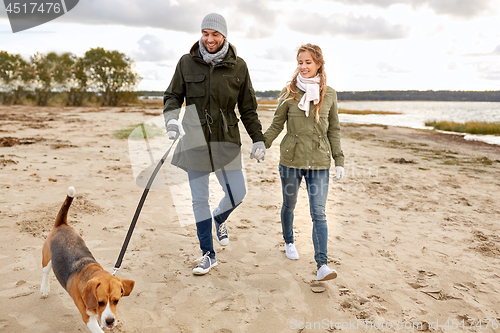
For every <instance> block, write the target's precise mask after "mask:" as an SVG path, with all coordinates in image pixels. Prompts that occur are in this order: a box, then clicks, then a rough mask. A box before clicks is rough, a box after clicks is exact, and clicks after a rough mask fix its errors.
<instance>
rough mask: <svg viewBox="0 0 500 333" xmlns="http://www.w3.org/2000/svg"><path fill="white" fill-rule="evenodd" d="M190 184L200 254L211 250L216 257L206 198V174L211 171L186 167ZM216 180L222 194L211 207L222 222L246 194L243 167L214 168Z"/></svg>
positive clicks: (208, 174)
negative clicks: (213, 206) (215, 204)
mask: <svg viewBox="0 0 500 333" xmlns="http://www.w3.org/2000/svg"><path fill="white" fill-rule="evenodd" d="M187 172H188V177H189V187H190V188H191V197H192V202H193V212H194V217H195V219H196V230H197V233H198V239H199V240H200V248H201V251H202V252H203V255H204V254H206V253H207V252H208V251H210V257H212V258H215V251H214V246H213V240H212V215H211V212H210V205H209V203H208V200H209V195H210V192H209V177H210V173H211V172H207V171H196V170H191V169H188V171H187ZM215 175H216V176H217V180H218V181H219V184H220V185H221V187H222V190H223V191H224V197H223V198H222V199H221V200H220V202H219V205H218V206H217V208H215V210H214V218H215V219H216V220H217V222H218V223H222V222H225V221H226V220H227V218H228V217H229V214H231V212H232V211H233V210H234V209H235V208H236V207H237V206H238V205H239V204H240V203H241V202H242V201H243V198H244V197H245V195H246V187H245V179H244V178H243V172H242V170H241V169H240V170H229V171H221V170H217V171H215Z"/></svg>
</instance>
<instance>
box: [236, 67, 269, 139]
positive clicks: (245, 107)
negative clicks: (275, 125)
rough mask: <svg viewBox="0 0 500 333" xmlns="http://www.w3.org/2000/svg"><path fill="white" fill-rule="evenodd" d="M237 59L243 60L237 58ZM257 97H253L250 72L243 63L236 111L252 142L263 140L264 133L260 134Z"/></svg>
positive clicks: (260, 126)
mask: <svg viewBox="0 0 500 333" xmlns="http://www.w3.org/2000/svg"><path fill="white" fill-rule="evenodd" d="M238 61H243V60H242V59H240V58H238ZM257 106H258V104H257V99H256V98H255V91H254V90H253V87H252V81H251V80H250V74H249V73H248V68H247V67H246V65H245V81H244V83H243V84H242V85H241V86H240V92H239V95H238V111H239V113H240V117H241V121H242V122H243V125H244V126H245V129H246V130H247V133H248V135H250V138H251V139H252V142H254V143H255V142H258V141H264V134H262V125H261V123H260V120H259V117H258V114H257Z"/></svg>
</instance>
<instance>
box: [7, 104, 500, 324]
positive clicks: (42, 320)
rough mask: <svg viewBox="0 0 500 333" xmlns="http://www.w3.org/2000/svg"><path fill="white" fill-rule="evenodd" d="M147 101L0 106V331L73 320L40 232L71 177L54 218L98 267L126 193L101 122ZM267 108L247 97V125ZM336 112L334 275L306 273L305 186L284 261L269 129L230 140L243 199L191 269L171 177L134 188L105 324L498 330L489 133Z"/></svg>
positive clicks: (111, 249)
mask: <svg viewBox="0 0 500 333" xmlns="http://www.w3.org/2000/svg"><path fill="white" fill-rule="evenodd" d="M158 116H161V108H160V107H158V106H155V105H144V106H137V107H116V108H101V107H78V108H72V107H64V108H63V107H34V106H0V188H1V191H0V221H1V222H0V308H1V311H0V331H1V332H5V333H10V332H12V333H18V332H26V333H31V332H33V333H35V332H36V333H41V332H58V333H61V332H68V333H69V332H88V329H87V327H86V326H85V324H84V323H83V321H82V320H81V317H80V314H79V312H78V310H77V308H76V307H75V305H74V304H73V301H72V299H71V298H70V296H69V295H68V294H67V293H66V291H65V290H64V289H63V288H62V287H61V286H60V285H59V283H58V282H57V280H56V278H55V276H54V275H53V274H52V275H51V294H50V295H49V297H48V298H46V299H43V298H42V297H41V294H40V291H39V287H40V282H41V278H42V269H41V249H42V244H43V242H44V238H45V237H46V236H47V234H48V232H49V231H50V230H51V228H52V225H53V223H54V219H55V217H56V215H57V212H58V210H59V208H60V206H61V204H62V202H63V200H64V198H65V196H66V191H67V188H68V187H69V186H74V187H75V188H76V199H75V200H74V202H73V205H72V207H71V209H70V214H69V218H68V220H69V224H70V225H72V226H73V227H74V228H76V229H77V230H78V231H79V232H80V233H81V234H82V236H83V238H84V240H85V241H86V243H87V245H88V247H89V248H90V250H91V251H92V253H93V255H94V256H95V258H96V259H97V261H98V262H99V263H100V264H101V265H103V266H104V268H105V269H107V270H109V271H112V268H113V266H114V264H115V262H116V259H117V257H118V254H119V252H120V249H121V246H122V242H123V240H124V238H125V235H126V233H127V230H128V227H129V225H130V222H131V220H132V217H133V215H134V212H135V209H136V207H137V204H138V202H139V199H140V197H141V195H142V192H143V189H142V188H141V187H139V186H137V185H136V182H135V179H134V170H133V167H132V166H131V165H132V164H131V163H133V161H131V158H130V156H131V155H130V154H129V142H128V140H127V139H118V138H116V137H115V136H114V135H113V133H114V132H115V131H117V130H122V129H125V128H128V127H130V126H133V125H138V124H140V123H143V122H146V121H148V120H150V119H152V118H154V117H158ZM272 116H273V113H272V112H268V111H260V119H261V121H262V123H263V127H264V129H267V127H268V126H269V124H270V123H271V120H272ZM342 125H343V126H342V132H341V133H342V146H343V151H344V154H345V157H346V159H345V161H346V164H345V170H346V176H345V178H344V179H343V181H342V182H340V183H331V184H330V193H329V199H328V204H327V216H328V225H329V244H328V246H329V248H328V250H329V258H330V263H329V265H330V266H331V267H333V268H335V269H336V270H337V271H338V278H337V279H335V280H331V281H327V282H322V283H317V282H315V277H316V275H315V274H316V265H315V262H314V257H313V255H314V250H313V245H312V240H311V227H312V223H311V219H310V216H309V207H308V201H307V194H306V190H305V186H303V187H304V188H303V189H302V190H301V191H300V196H299V202H298V204H297V208H296V211H295V213H296V214H295V224H294V228H295V244H296V247H297V250H298V252H299V254H300V259H299V260H296V261H291V260H288V259H287V258H286V257H285V253H284V242H283V238H282V236H281V225H280V209H281V184H280V179H279V174H278V160H279V140H276V141H275V143H274V144H273V146H272V147H271V148H270V149H269V150H268V153H267V154H266V158H265V162H264V163H256V161H254V160H253V161H251V160H249V159H248V156H247V155H246V154H245V155H244V162H245V164H244V165H245V174H246V181H247V190H248V191H247V197H246V198H245V200H244V202H243V204H242V205H241V206H239V207H238V208H237V210H236V211H235V212H234V213H233V214H232V215H231V216H230V219H229V221H228V223H227V226H228V231H229V235H230V243H229V245H228V246H226V247H221V246H219V244H218V243H217V242H215V244H214V246H215V250H216V251H217V258H218V262H219V265H218V266H216V267H215V268H214V269H212V270H211V271H210V273H209V274H208V275H205V276H201V277H200V276H194V275H193V274H192V267H193V262H194V260H195V259H197V258H198V257H200V256H201V252H200V250H199V246H198V240H197V237H196V228H195V225H194V224H193V223H192V221H190V220H189V214H191V207H190V195H189V192H188V191H187V190H186V186H187V184H186V183H185V182H182V181H181V179H182V177H183V175H182V174H179V176H178V177H177V176H175V177H172V175H174V171H172V167H171V166H170V169H168V170H170V172H169V171H168V170H166V171H164V173H163V175H164V176H165V178H166V183H167V184H166V185H167V186H164V187H165V188H164V189H160V188H159V189H153V190H151V191H150V193H149V195H148V197H147V200H146V203H145V205H144V208H143V210H142V213H141V215H140V218H139V221H138V223H137V227H136V229H135V231H134V234H133V237H132V239H131V241H130V244H129V247H128V251H127V253H126V256H125V258H124V260H123V265H122V269H121V270H120V271H119V272H118V273H117V276H119V277H122V278H129V279H133V280H135V281H136V284H135V288H134V290H133V292H132V294H131V295H130V296H129V297H125V298H122V300H121V301H120V305H119V307H118V315H119V325H118V326H117V327H116V328H115V329H114V330H113V331H114V332H118V333H138V332H141V333H142V332H186V333H187V332H210V333H211V332H214V333H230V332H232V333H240V332H241V333H243V332H250V333H260V332H271V333H274V332H276V333H278V332H333V331H336V330H341V331H353V332H354V331H357V332H358V331H359V332H374V331H404V332H418V331H432V332H445V331H450V332H451V331H453V332H500V233H499V223H500V222H499V216H500V178H499V171H500V146H494V145H489V144H485V143H481V142H470V141H465V140H463V138H462V136H460V135H450V134H441V133H436V132H430V131H421V130H413V129H406V128H395V127H386V126H360V125H352V124H342ZM240 126H241V122H240ZM241 131H242V140H243V151H244V152H246V151H247V150H248V149H249V147H250V145H251V142H250V138H249V137H248V135H246V133H245V130H244V127H243V126H241ZM167 148H168V147H164V150H166V149H167ZM333 169H334V168H333V167H332V170H333ZM214 195H215V194H214ZM215 199H217V198H214V200H215ZM389 325H390V326H389ZM495 325H496V326H495Z"/></svg>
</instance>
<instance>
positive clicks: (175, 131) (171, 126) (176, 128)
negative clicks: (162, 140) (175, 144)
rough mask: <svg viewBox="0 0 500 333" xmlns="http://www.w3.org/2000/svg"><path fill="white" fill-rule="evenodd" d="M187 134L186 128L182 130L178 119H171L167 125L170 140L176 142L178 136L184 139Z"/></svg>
mask: <svg viewBox="0 0 500 333" xmlns="http://www.w3.org/2000/svg"><path fill="white" fill-rule="evenodd" d="M185 134H186V132H184V128H182V125H181V123H180V122H178V121H177V120H176V119H170V120H169V121H168V123H167V135H168V138H169V139H170V140H174V139H176V138H177V136H178V137H179V139H180V138H182V137H183V136H184V135H185Z"/></svg>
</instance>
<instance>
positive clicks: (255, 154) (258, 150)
mask: <svg viewBox="0 0 500 333" xmlns="http://www.w3.org/2000/svg"><path fill="white" fill-rule="evenodd" d="M248 153H249V154H250V159H252V158H255V159H256V160H257V162H259V163H260V162H262V161H264V156H265V155H266V146H265V145H264V141H257V142H255V143H254V144H253V145H252V148H250V149H249V150H248Z"/></svg>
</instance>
